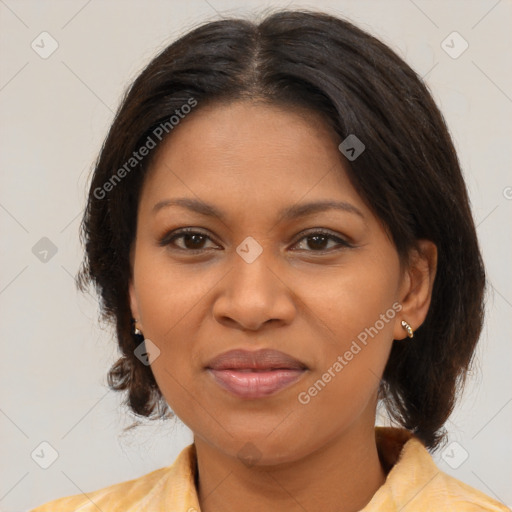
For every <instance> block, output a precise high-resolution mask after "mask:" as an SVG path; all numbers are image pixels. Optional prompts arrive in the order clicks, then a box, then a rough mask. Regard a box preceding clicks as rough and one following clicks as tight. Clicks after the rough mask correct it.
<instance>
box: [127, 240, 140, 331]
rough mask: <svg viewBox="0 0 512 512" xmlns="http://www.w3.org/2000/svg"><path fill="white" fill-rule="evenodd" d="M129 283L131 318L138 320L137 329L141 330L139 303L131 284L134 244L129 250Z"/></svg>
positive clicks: (133, 286)
mask: <svg viewBox="0 0 512 512" xmlns="http://www.w3.org/2000/svg"><path fill="white" fill-rule="evenodd" d="M129 258H130V269H131V271H130V283H129V285H128V293H129V297H130V309H131V312H132V317H133V318H134V319H135V320H138V322H137V327H138V328H139V329H141V325H140V324H141V318H140V313H139V303H138V300H137V294H136V293H135V285H134V284H133V266H134V258H135V244H133V245H132V247H131V248H130V256H129Z"/></svg>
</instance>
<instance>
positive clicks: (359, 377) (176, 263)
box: [130, 101, 437, 512]
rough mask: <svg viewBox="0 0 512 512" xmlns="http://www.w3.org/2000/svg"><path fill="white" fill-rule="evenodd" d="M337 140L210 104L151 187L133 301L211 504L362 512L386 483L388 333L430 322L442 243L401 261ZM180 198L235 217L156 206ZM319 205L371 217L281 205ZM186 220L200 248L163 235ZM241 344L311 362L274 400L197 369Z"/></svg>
mask: <svg viewBox="0 0 512 512" xmlns="http://www.w3.org/2000/svg"><path fill="white" fill-rule="evenodd" d="M339 142H341V141H339V140H337V138H336V137H335V135H334V134H333V133H332V132H331V131H330V130H329V129H328V127H327V126H326V125H325V124H324V123H323V122H322V120H321V119H319V118H318V117H317V115H316V114H314V113H311V112H308V113H305V112H299V111H292V110H285V109H281V108H278V107H275V106H269V105H264V104H261V103H254V102H248V101H239V102H234V103H231V104H229V105H226V104H224V105H217V106H215V105H213V106H209V107H204V108H202V109H201V110H197V111H195V112H194V113H193V114H192V115H190V116H189V117H188V118H186V119H185V120H184V121H182V122H181V124H180V125H179V126H177V127H176V128H175V129H174V130H173V132H172V137H170V138H169V139H168V140H167V141H166V143H165V144H164V145H163V146H162V147H161V149H160V150H159V153H158V155H156V156H157V158H156V160H155V161H154V163H153V166H152V169H151V172H150V174H149V175H148V177H147V178H146V181H145V183H144V187H143V190H142V194H141V199H140V204H139V211H138V226H137V234H136V241H135V244H134V247H133V249H134V250H133V252H132V265H133V279H132V282H131V283H130V301H131V309H132V314H133V316H134V318H136V319H138V324H137V325H138V327H139V328H140V329H141V330H142V331H143V333H144V336H145V337H146V338H148V339H150V340H151V341H152V342H153V343H154V344H155V345H157V346H158V348H159V350H160V355H159V356H158V357H157V358H156V359H155V360H154V362H153V363H152V365H151V368H152V371H153V373H154V375H155V378H156V380H157V383H158V385H159V387H160V390H161V391H162V393H163V395H164V397H165V398H166V400H167V402H168V403H169V405H170V407H171V408H172V410H173V411H174V412H175V413H176V414H177V416H178V417H179V418H180V419H181V420H182V421H183V422H184V423H185V424H186V425H188V427H189V428H190V429H191V430H192V431H193V432H194V440H195V444H196V448H197V456H198V468H199V488H198V493H199V500H200V506H201V510H202V511H203V512H216V511H220V510H223V511H224V510H244V511H254V512H256V511H267V510H275V509H277V508H278V509H279V510H287V511H295V510H297V511H299V510H300V511H302V512H303V511H304V510H308V511H315V510H324V511H335V510H336V511H338V512H349V511H355V510H359V509H360V508H362V507H364V505H365V504H367V503H368V501H369V500H370V499H371V497H372V496H373V494H374V493H375V492H376V490H377V489H378V488H379V487H380V486H381V485H382V484H383V482H384V480H385V476H386V475H385V472H384V470H383V468H382V466H381V464H380V461H379V458H378V453H377V447H376V443H375V435H374V423H375V411H376V405H377V389H378V385H379V380H380V377H381V376H382V373H383V370H384V367H385V365H386V361H387V359H388V356H389V353H390V350H391V346H392V343H393V339H395V340H403V339H404V338H406V333H405V331H404V329H403V327H402V326H401V324H400V321H401V320H404V319H405V320H406V321H407V322H408V323H409V324H410V325H411V326H412V327H413V329H416V328H418V326H420V325H421V324H422V322H423V321H424V319H425V316H426V314H427V311H428V307H429V304H430V299H431V293H432V285H433V280H434V276H435V269H436V259H437V252H436V247H435V245H433V244H432V243H431V242H429V241H424V240H423V241H420V252H414V253H413V254H411V261H410V263H409V264H407V266H401V265H400V260H399V257H398V253H397V251H396V248H395V246H394V245H393V243H392V241H391V240H390V238H389V237H388V236H387V233H386V231H385V229H384V228H383V226H382V225H381V223H380V222H379V221H378V219H377V218H376V217H375V216H374V215H373V214H372V212H371V211H370V209H369V208H368V207H367V206H366V205H365V203H364V201H363V200H362V198H361V197H360V196H359V195H358V194H357V193H356V191H355V189H354V187H353V186H352V184H351V183H350V181H349V179H348V177H347V174H346V171H345V169H344V165H346V164H344V163H343V160H342V157H341V154H340V152H339V150H338V148H337V145H338V144H339ZM177 197H190V198H195V199H198V198H199V199H201V200H202V201H204V202H207V203H211V204H213V205H215V206H216V207H218V208H219V209H221V210H223V211H224V212H225V214H226V219H225V220H224V221H221V220H219V219H216V218H213V217H206V216H203V215H201V214H199V213H195V212H192V211H188V210H186V209H184V208H180V207H177V206H170V207H167V208H163V209H161V210H160V211H158V212H157V213H156V214H153V213H152V208H153V206H154V205H155V204H156V203H157V202H159V201H161V200H163V199H169V198H177ZM322 199H333V200H339V201H345V202H347V203H350V204H351V205H353V206H355V207H356V208H358V209H359V210H360V211H361V213H362V214H363V218H362V217H360V216H359V215H357V214H354V213H350V212H343V211H336V210H330V211H325V212H321V213H316V214H314V215H310V216H308V217H303V218H298V219H295V220H291V221H285V222H278V212H279V211H280V210H281V209H282V208H285V207H287V206H291V205H294V204H296V203H306V202H311V201H315V200H322ZM183 227H194V228H197V229H198V230H199V231H200V232H202V233H205V234H206V235H207V236H208V237H209V238H203V239H199V240H203V241H202V243H199V245H198V246H197V247H199V248H203V249H206V250H205V251H204V252H203V254H194V253H193V251H192V249H193V248H194V247H196V246H195V245H194V243H193V241H190V239H187V238H183V237H182V238H179V239H177V240H174V242H171V243H170V245H168V246H160V245H158V240H159V239H160V238H161V237H162V236H163V235H164V234H166V233H168V232H171V231H175V230H177V229H178V228H183ZM310 228H323V229H325V230H329V231H331V232H332V234H333V235H334V236H338V237H339V238H341V239H344V240H347V241H349V242H350V243H352V244H353V246H354V247H352V248H348V247H344V246H339V245H338V243H337V241H335V240H331V239H330V238H326V239H325V240H324V241H322V240H320V245H319V242H316V244H315V240H311V239H308V238H304V236H306V234H307V235H308V236H311V235H312V234H313V233H315V232H317V229H312V230H311V231H310V232H308V233H306V234H302V233H301V232H302V231H304V230H310ZM298 235H299V236H298ZM248 236H251V237H253V238H254V239H255V240H257V242H258V243H259V244H260V245H261V247H262V248H263V252H262V254H261V255H260V256H259V257H258V258H257V259H256V260H255V261H254V262H252V263H250V264H248V263H246V261H244V260H243V259H242V258H241V257H240V256H239V255H238V254H237V252H236V248H237V246H239V245H240V244H241V242H242V241H243V240H244V239H245V238H246V237H248ZM173 244H174V245H173ZM321 244H325V245H321ZM173 246H174V248H173ZM180 248H181V251H180ZM322 248H324V249H325V250H326V251H324V252H323V253H322V251H321V249H322ZM186 251H189V252H188V253H187V252H186ZM394 303H399V304H401V306H402V309H401V311H400V312H399V313H397V314H396V316H395V317H394V318H393V319H392V320H389V321H388V322H387V323H385V326H384V328H383V329H381V330H380V331H379V333H378V335H376V336H375V337H374V338H373V339H371V338H369V342H368V344H367V345H366V346H364V347H363V348H362V350H361V351H360V352H359V353H358V354H357V355H355V356H354V358H353V359H352V360H351V361H350V362H349V363H348V364H347V365H346V366H345V367H344V368H343V370H342V371H341V372H339V373H337V374H336V377H335V378H332V380H331V382H329V383H328V384H327V385H326V386H325V388H324V389H323V390H322V391H321V392H319V393H318V395H317V396H315V397H314V398H312V399H311V401H310V402H309V403H308V404H306V405H303V404H301V403H300V402H299V401H298V394H299V393H300V392H303V391H307V390H308V388H309V387H310V386H312V385H313V384H314V383H315V382H316V381H317V380H318V379H320V378H321V376H322V374H323V373H324V372H326V371H327V369H328V368H330V367H332V365H333V363H334V362H335V361H336V360H337V357H338V356H339V355H342V356H343V354H344V353H345V352H346V351H347V350H348V349H349V347H350V345H351V343H352V341H353V340H355V339H357V335H358V334H359V333H361V332H362V331H364V329H365V328H366V327H370V326H373V325H374V324H375V322H376V321H377V320H378V319H379V318H380V315H381V314H384V313H385V312H386V311H387V310H389V309H390V308H391V307H392V305H393V304H394ZM407 342H408V341H407V339H406V340H404V341H401V342H400V341H395V343H407ZM234 348H244V349H247V350H257V349H260V348H274V349H277V350H281V351H283V352H285V353H287V354H290V355H291V356H293V357H295V358H296V359H299V360H300V361H302V362H303V363H304V364H306V365H307V367H308V369H309V370H308V371H307V372H306V373H305V374H304V375H303V377H302V378H301V379H300V380H299V381H298V382H296V383H295V384H293V385H292V386H291V387H288V388H286V389H284V390H282V391H280V392H278V393H277V394H274V395H272V396H269V397H266V398H261V399H252V400H243V399H241V398H238V397H236V396H234V395H231V394H230V393H229V392H227V391H225V390H224V389H222V388H221V387H220V386H219V385H218V384H216V383H215V382H214V380H213V379H212V378H211V376H210V375H209V374H208V373H207V372H206V371H205V369H204V367H205V365H206V363H207V362H208V361H209V360H211V359H212V358H213V357H215V356H217V355H219V354H221V353H223V352H225V351H227V350H231V349H234ZM249 442H250V443H252V445H254V446H255V447H256V449H257V453H258V460H256V461H255V463H254V465H251V464H245V463H244V462H243V461H242V460H241V458H239V456H238V453H239V451H240V450H241V449H242V448H243V447H244V446H245V445H246V443H249Z"/></svg>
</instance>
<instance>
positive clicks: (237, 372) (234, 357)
mask: <svg viewBox="0 0 512 512" xmlns="http://www.w3.org/2000/svg"><path fill="white" fill-rule="evenodd" d="M206 369H207V370H208V371H209V373H210V374H211V375H212V376H213V377H214V379H215V381H216V382H217V383H218V384H219V385H220V386H221V387H223V388H224V389H226V390H227V391H230V392H231V393H233V394H234V395H237V396H239V397H241V398H262V397H265V396H269V395H272V394H274V393H276V392H278V391H280V390H282V389H284V388H286V387H288V386H290V385H292V384H293V383H295V382H296V381H298V380H299V379H300V378H301V377H302V376H303V374H304V373H305V371H306V370H307V367H306V365H304V364H303V363H301V362H300V361H298V360H297V359H294V358H293V357H291V356H289V355H287V354H284V353H283V352H279V351H277V350H270V349H262V350H258V351H247V350H230V351H229V352H225V353H223V354H221V355H220V356H218V357H216V358H214V359H213V360H212V361H210V362H209V363H208V364H207V366H206Z"/></svg>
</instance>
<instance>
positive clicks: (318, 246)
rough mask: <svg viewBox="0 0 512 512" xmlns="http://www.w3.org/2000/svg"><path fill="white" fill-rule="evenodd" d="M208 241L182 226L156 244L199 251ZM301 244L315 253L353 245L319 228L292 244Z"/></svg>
mask: <svg viewBox="0 0 512 512" xmlns="http://www.w3.org/2000/svg"><path fill="white" fill-rule="evenodd" d="M178 240H179V241H180V242H179V243H177V241H178ZM208 241H210V242H212V240H211V238H210V237H209V236H208V235H207V234H206V233H203V232H201V231H198V230H197V229H196V228H183V229H180V230H179V231H174V232H171V233H167V234H165V235H164V236H163V237H162V238H161V240H159V242H158V244H159V245H160V246H168V245H171V246H174V248H177V249H178V250H183V251H186V252H195V251H199V252H201V251H205V250H208V249H209V248H208V247H205V244H206V243H207V242H208ZM303 241H305V242H303ZM329 242H334V247H332V246H331V247H328V245H329ZM301 244H302V247H299V249H298V250H304V251H306V252H317V253H322V252H329V251H331V250H333V249H334V250H335V249H338V248H340V247H353V245H351V244H350V243H348V242H347V241H346V240H343V239H342V238H340V237H338V236H335V235H334V234H332V233H331V232H329V231H325V230H321V229H316V230H314V231H310V232H309V233H307V234H306V235H304V234H303V236H302V238H300V239H299V240H298V241H297V242H296V243H295V244H294V246H296V245H301ZM304 246H306V247H309V249H307V248H304ZM294 250H297V249H294Z"/></svg>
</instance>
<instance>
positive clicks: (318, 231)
mask: <svg viewBox="0 0 512 512" xmlns="http://www.w3.org/2000/svg"><path fill="white" fill-rule="evenodd" d="M186 234H198V235H202V236H204V237H205V238H206V239H208V240H209V241H211V242H213V243H214V244H216V245H219V244H217V242H216V241H215V239H213V238H212V236H210V234H209V233H207V232H205V231H204V230H203V229H202V228H195V227H186V228H178V229H175V230H172V231H170V232H166V233H165V234H164V235H163V236H162V237H160V238H159V240H158V245H160V246H162V247H165V246H170V245H171V242H173V241H174V240H176V239H178V238H181V237H182V236H184V235H186ZM313 235H323V236H325V237H326V238H328V239H329V240H331V241H334V242H336V244H337V247H334V248H330V249H320V250H317V251H315V250H307V249H292V250H293V251H297V252H300V251H303V252H308V253H312V254H315V253H316V254H326V253H330V252H333V251H336V250H338V249H340V248H354V247H355V246H356V245H355V244H354V243H352V241H349V240H350V238H349V237H347V236H346V235H341V234H338V233H335V232H333V231H331V230H329V229H327V228H321V227H313V228H308V229H305V230H303V231H301V232H299V233H298V234H297V235H295V236H294V237H293V239H292V240H293V242H291V243H292V246H294V245H297V244H298V243H299V242H300V241H301V240H303V239H305V238H307V237H308V236H313ZM347 238H348V240H347ZM172 248H173V249H176V250H178V251H182V252H188V253H192V254H199V253H203V252H206V251H208V250H209V249H210V248H203V249H183V248H182V247H176V246H174V247H172ZM215 250H217V249H215Z"/></svg>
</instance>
